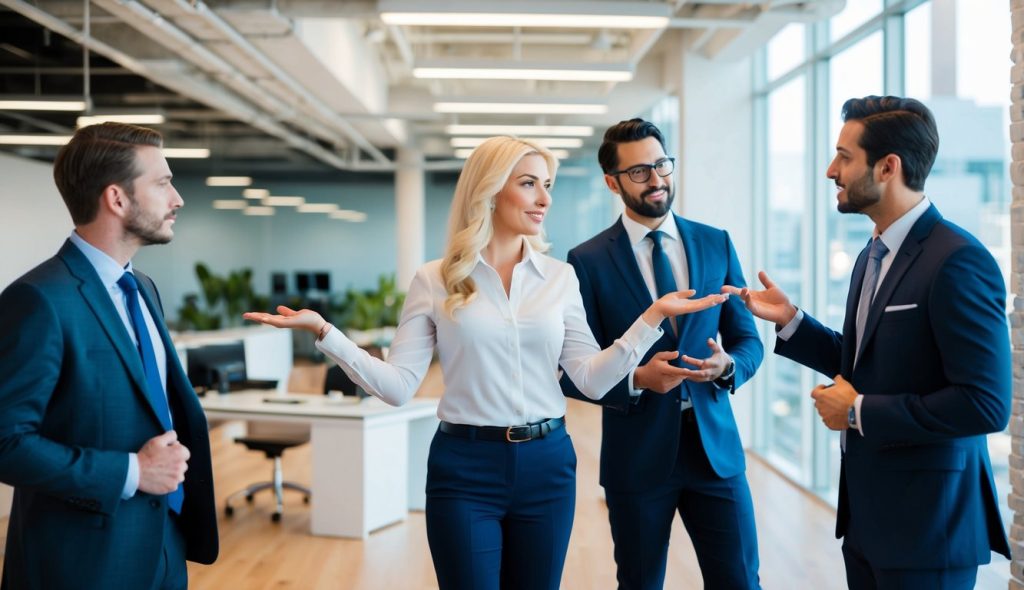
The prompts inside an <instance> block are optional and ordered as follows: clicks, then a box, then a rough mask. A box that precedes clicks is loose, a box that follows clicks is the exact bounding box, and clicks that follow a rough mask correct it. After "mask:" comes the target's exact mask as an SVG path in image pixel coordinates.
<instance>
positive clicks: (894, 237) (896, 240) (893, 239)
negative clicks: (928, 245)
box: [873, 197, 932, 253]
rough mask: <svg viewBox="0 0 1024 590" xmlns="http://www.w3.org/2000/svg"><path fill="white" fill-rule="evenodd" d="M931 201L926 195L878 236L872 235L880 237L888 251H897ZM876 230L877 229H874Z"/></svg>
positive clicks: (876, 235)
mask: <svg viewBox="0 0 1024 590" xmlns="http://www.w3.org/2000/svg"><path fill="white" fill-rule="evenodd" d="M931 205H932V203H931V201H929V200H928V197H924V198H923V199H921V202H920V203H918V204H917V205H914V207H913V208H912V209H911V210H910V211H907V212H906V213H904V214H903V216H902V217H900V218H899V219H897V220H896V221H894V222H892V225H890V226H889V227H887V228H886V229H885V231H884V232H882V235H881V236H879V235H878V234H877V233H874V232H873V234H874V236H873V237H879V238H881V239H882V243H883V244H885V247H886V248H888V249H889V251H890V252H893V253H895V252H898V251H899V249H900V246H902V245H903V241H904V240H906V239H907V235H908V234H909V233H910V230H911V228H913V227H914V224H915V223H917V220H918V219H920V218H921V216H922V215H924V212H925V211H927V210H928V207H931ZM876 231H877V230H876Z"/></svg>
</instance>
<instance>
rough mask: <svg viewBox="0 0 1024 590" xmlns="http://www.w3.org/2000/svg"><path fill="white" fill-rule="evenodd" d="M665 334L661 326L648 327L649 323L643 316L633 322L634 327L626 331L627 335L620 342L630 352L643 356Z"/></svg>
mask: <svg viewBox="0 0 1024 590" xmlns="http://www.w3.org/2000/svg"><path fill="white" fill-rule="evenodd" d="M664 333H665V331H664V330H662V329H661V326H654V327H651V326H649V325H647V322H645V321H644V318H643V316H641V317H638V318H637V319H636V321H635V322H633V325H632V326H630V327H629V329H628V330H626V333H625V334H623V335H622V338H620V340H622V341H623V342H625V343H626V346H627V347H628V348H629V350H632V351H636V352H639V353H640V356H643V354H644V353H645V352H647V350H648V349H649V348H651V347H652V346H654V343H655V342H657V341H658V340H659V339H660V338H661V336H662V335H663V334H664Z"/></svg>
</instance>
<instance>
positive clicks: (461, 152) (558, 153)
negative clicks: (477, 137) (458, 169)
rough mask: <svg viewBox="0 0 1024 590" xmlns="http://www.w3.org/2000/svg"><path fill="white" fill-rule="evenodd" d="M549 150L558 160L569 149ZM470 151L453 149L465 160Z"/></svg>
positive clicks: (566, 155)
mask: <svg viewBox="0 0 1024 590" xmlns="http://www.w3.org/2000/svg"><path fill="white" fill-rule="evenodd" d="M549 151H550V152H551V155H553V156H554V157H556V158H558V159H559V160H564V159H566V158H568V157H569V150H549ZM472 153H473V148H458V149H456V150H455V157H456V158H459V159H460V160H465V159H466V158H468V157H469V155H470V154H472Z"/></svg>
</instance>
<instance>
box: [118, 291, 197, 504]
mask: <svg viewBox="0 0 1024 590" xmlns="http://www.w3.org/2000/svg"><path fill="white" fill-rule="evenodd" d="M117 285H118V286H119V287H121V290H122V291H124V294H125V299H126V301H127V305H128V317H129V318H130V319H131V324H132V330H134V331H135V339H136V341H137V342H138V343H139V356H140V357H142V370H143V372H144V373H145V375H146V396H147V397H149V401H150V403H151V404H153V408H154V409H155V410H156V413H157V417H159V418H160V424H161V425H162V426H163V427H164V430H165V431H167V430H170V429H171V428H172V425H171V409H170V407H168V405H167V396H166V395H165V394H164V385H163V382H162V381H161V380H160V369H159V368H158V367H157V364H156V353H155V352H154V351H153V341H152V340H150V338H149V329H148V328H147V327H146V320H145V318H144V317H143V315H142V307H141V306H140V305H139V283H138V282H137V281H136V280H135V275H133V274H132V273H130V272H126V273H124V274H123V275H121V278H120V279H118V280H117ZM184 499H185V490H184V489H183V488H182V486H181V485H178V489H176V490H174V491H173V492H171V493H170V494H169V495H168V496H167V504H168V505H169V506H170V508H171V510H173V511H174V512H175V514H177V513H179V512H181V505H182V502H183V501H184Z"/></svg>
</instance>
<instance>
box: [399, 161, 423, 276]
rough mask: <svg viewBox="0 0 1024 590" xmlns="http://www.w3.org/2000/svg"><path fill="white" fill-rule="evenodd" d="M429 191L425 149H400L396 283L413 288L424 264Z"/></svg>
mask: <svg viewBox="0 0 1024 590" xmlns="http://www.w3.org/2000/svg"><path fill="white" fill-rule="evenodd" d="M425 201H426V197H425V192H424V178H423V153H422V152H420V151H419V150H417V149H413V148H400V149H399V150H398V170H397V171H396V172H395V217H396V218H397V223H396V230H397V231H396V233H397V236H398V273H397V276H396V279H397V282H396V285H397V286H398V289H399V290H401V291H405V290H407V289H408V288H409V283H411V282H412V277H413V275H415V274H416V269H417V268H419V267H420V266H422V265H423V262H424V260H423V258H424V251H425V250H426V246H425V243H424V234H423V232H424V229H423V227H424V223H425V221H424V219H425V214H424V210H425Z"/></svg>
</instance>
